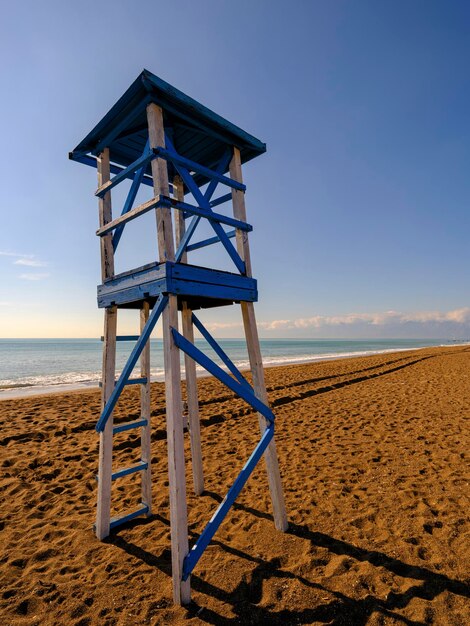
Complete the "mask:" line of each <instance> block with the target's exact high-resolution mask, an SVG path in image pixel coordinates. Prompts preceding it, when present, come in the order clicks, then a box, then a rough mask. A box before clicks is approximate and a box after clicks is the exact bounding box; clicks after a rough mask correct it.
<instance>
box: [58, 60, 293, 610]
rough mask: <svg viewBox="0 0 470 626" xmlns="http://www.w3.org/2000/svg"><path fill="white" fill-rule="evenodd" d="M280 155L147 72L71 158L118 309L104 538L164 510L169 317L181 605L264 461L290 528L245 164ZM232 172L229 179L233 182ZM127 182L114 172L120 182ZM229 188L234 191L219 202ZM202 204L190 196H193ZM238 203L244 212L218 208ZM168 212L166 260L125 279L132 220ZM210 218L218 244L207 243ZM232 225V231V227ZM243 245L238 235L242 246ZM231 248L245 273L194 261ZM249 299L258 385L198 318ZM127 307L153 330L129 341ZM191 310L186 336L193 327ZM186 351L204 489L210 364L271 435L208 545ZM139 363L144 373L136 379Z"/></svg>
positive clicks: (106, 346) (101, 519)
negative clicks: (202, 402) (131, 396)
mask: <svg viewBox="0 0 470 626" xmlns="http://www.w3.org/2000/svg"><path fill="white" fill-rule="evenodd" d="M265 151H266V146H265V144H263V143H262V142H260V141H259V140H258V139H256V138H255V137H253V136H251V135H249V134H248V133H246V132H245V131H243V130H241V129H240V128H238V127H237V126H235V125H234V124H231V123H230V122H228V121H227V120H225V119H223V118H222V117H220V116H219V115H217V114H216V113H214V112H213V111H210V110H209V109H207V108H206V107H205V106H203V105H202V104H200V103H199V102H196V101H195V100H193V99H192V98H190V97H188V96H187V95H185V94H184V93H182V92H181V91H179V90H178V89H175V88H174V87H172V86H171V85H169V84H168V83H166V82H165V81H163V80H161V79H160V78H158V77H157V76H155V75H154V74H152V73H151V72H149V71H147V70H144V71H143V72H142V73H141V74H140V76H139V77H138V78H137V79H136V80H135V81H134V82H133V83H132V85H131V86H130V87H129V89H128V90H127V91H126V92H125V93H124V95H123V96H122V97H121V98H120V99H119V100H118V101H117V102H116V104H115V105H114V106H113V107H112V108H111V109H110V111H109V112H108V113H107V114H106V115H105V116H104V117H103V119H102V120H101V121H100V122H99V123H98V124H97V125H96V126H95V128H94V129H93V130H92V131H91V132H90V133H89V134H88V135H87V136H86V137H85V139H83V141H81V142H80V143H79V144H78V146H77V147H76V148H75V149H74V150H73V151H72V152H71V153H70V155H69V156H70V158H71V159H72V160H74V161H78V162H79V163H84V164H86V165H91V166H93V167H96V168H97V171H98V189H97V191H96V196H97V197H98V204H99V229H98V231H97V235H98V236H99V238H100V244H101V273H102V284H101V285H99V286H98V306H99V307H100V308H103V309H104V336H103V342H104V343H103V377H102V413H101V415H100V417H99V419H98V422H97V425H96V430H97V431H98V433H99V435H100V452H99V470H98V505H97V513H96V525H95V531H96V535H97V537H98V538H99V539H104V538H105V537H107V536H108V535H109V533H110V531H111V530H112V529H113V528H115V527H117V526H119V525H120V524H123V523H125V522H128V521H130V520H132V519H134V518H136V517H138V516H147V517H148V516H150V515H151V514H152V482H151V467H150V461H151V451H150V434H151V423H150V341H149V339H150V335H151V333H152V330H153V329H154V327H155V324H156V323H157V321H158V319H159V318H161V319H162V325H163V350H164V368H165V396H166V425H167V444H168V472H169V492H170V524H171V553H172V575H173V596H174V600H175V602H176V603H187V602H189V600H190V574H191V572H192V570H193V569H194V567H195V565H196V563H197V562H198V560H199V558H200V557H201V555H202V553H203V551H204V549H205V548H206V547H207V545H208V544H209V542H210V540H211V538H212V537H213V535H214V533H215V532H216V530H217V528H218V527H219V526H220V524H221V522H222V520H223V519H224V517H225V515H226V514H227V512H228V510H229V509H230V507H231V505H232V504H233V502H234V501H235V499H236V497H237V496H238V494H239V493H240V491H241V489H242V488H243V486H244V484H245V483H246V481H247V479H248V478H249V476H250V474H251V472H252V471H253V469H254V467H255V465H256V464H257V462H258V461H259V460H260V458H261V457H262V456H263V455H264V458H265V461H266V468H267V473H268V482H269V489H270V493H271V499H272V506H273V513H274V522H275V525H276V528H278V529H279V530H282V531H284V530H286V529H287V518H286V512H285V505H284V496H283V491H282V485H281V479H280V474H279V466H278V460H277V454H276V447H275V443H274V438H273V437H274V415H273V413H272V411H271V410H270V409H269V407H268V404H267V395H266V389H265V383H264V374H263V364H262V359H261V352H260V346H259V340H258V332H257V328H256V319H255V312H254V306H253V303H254V302H256V300H257V297H258V292H257V283H256V280H255V279H254V278H253V277H252V272H251V262H250V249H249V243H248V233H249V232H250V231H251V230H252V227H251V226H250V224H248V223H247V221H246V212H245V185H244V184H243V181H242V170H241V166H242V164H244V163H246V162H247V161H249V160H250V159H253V158H254V157H257V156H259V155H260V154H263V153H264V152H265ZM227 172H228V173H229V175H228V176H227ZM112 175H113V176H112ZM125 181H127V182H128V184H129V183H130V187H129V191H128V194H127V198H126V199H125V201H124V204H123V206H122V210H121V212H120V215H119V216H118V217H116V216H115V217H113V214H112V210H111V190H112V189H113V188H114V187H116V185H119V184H120V183H123V182H125ZM141 185H148V186H150V187H152V188H153V197H152V198H151V199H150V200H149V201H146V202H144V203H142V204H140V205H138V206H134V203H135V200H136V196H137V192H138V190H139V187H140V186H141ZM219 185H223V186H224V187H226V188H228V190H229V193H226V194H224V195H220V196H218V197H215V195H214V194H215V191H216V189H217V188H218V186H219ZM188 195H190V196H192V200H191V201H188V200H187V196H188ZM228 202H231V205H232V207H233V216H228V215H225V214H223V213H222V212H219V211H220V209H218V211H217V212H216V211H214V209H215V208H216V207H218V206H222V205H225V204H226V203H228ZM149 211H154V212H155V215H156V235H157V241H158V261H154V262H151V263H149V264H148V265H144V266H143V267H139V268H137V269H132V270H130V271H127V272H124V273H120V274H115V271H114V259H115V255H116V252H117V251H118V245H119V241H120V239H121V236H122V235H123V231H124V228H125V226H126V224H127V223H128V222H130V221H131V220H134V219H136V218H138V217H139V216H142V215H143V214H145V213H147V212H149ZM201 220H207V222H208V224H209V225H210V227H211V228H212V230H213V231H214V232H213V236H211V237H209V238H206V239H203V240H199V241H194V234H195V232H196V231H197V226H198V224H199V223H200V222H201ZM227 227H228V228H229V230H227ZM232 240H235V242H236V245H235V246H234V245H233V243H232ZM214 244H220V245H221V246H222V248H224V250H225V252H226V253H227V254H228V255H229V257H230V259H231V261H232V262H233V266H234V268H233V269H234V271H233V272H228V271H221V270H216V269H212V268H207V267H200V266H197V265H191V264H190V263H189V262H188V253H190V252H191V251H192V250H196V249H200V248H204V247H206V246H212V245H214ZM234 303H239V304H240V306H241V313H242V318H243V325H244V329H245V336H246V342H247V349H248V355H249V361H250V366H251V373H252V381H253V385H251V384H250V383H249V382H248V381H247V380H246V378H245V377H244V376H243V374H241V373H240V371H239V370H238V369H237V367H236V366H235V365H234V364H233V362H232V361H231V360H230V358H229V357H228V355H227V354H226V353H225V352H224V351H223V349H222V348H221V346H220V345H219V344H218V343H217V341H216V340H215V339H214V338H213V337H212V336H211V335H210V334H209V332H208V331H207V329H206V328H205V327H204V326H203V324H202V323H201V321H200V320H199V318H198V317H196V315H195V314H194V311H197V310H198V309H204V308H207V307H222V306H227V305H232V304H234ZM119 309H135V310H137V311H139V313H140V335H138V336H135V337H134V336H119V335H117V334H116V332H117V313H118V311H119ZM179 312H180V315H181V328H182V332H180V330H179V321H178V317H179ZM194 327H196V329H197V330H198V331H199V332H200V333H201V335H202V336H203V337H204V338H205V339H206V340H207V342H208V343H209V345H210V346H211V347H212V348H213V350H214V352H215V353H216V354H217V355H218V357H219V358H220V359H221V361H222V362H223V363H224V365H225V368H221V367H219V365H217V364H216V363H215V362H213V361H212V360H211V359H209V358H208V357H207V356H206V355H205V354H204V353H203V352H202V351H201V350H199V349H198V348H197V347H196V346H195V344H194ZM117 341H134V342H135V345H134V348H133V350H132V352H131V354H130V357H129V359H128V361H127V363H126V365H125V367H124V369H123V370H122V373H121V374H120V376H119V378H118V379H117V380H116V378H115V363H116V342H117ZM180 350H181V351H182V352H184V355H185V359H184V363H185V375H186V388H187V407H188V417H187V419H188V430H189V437H190V443H191V455H192V468H193V481H194V489H195V492H196V494H198V495H199V494H201V493H202V491H203V489H204V478H203V467H202V456H201V439H200V425H199V410H198V395H197V380H196V363H198V364H199V365H201V366H202V367H203V368H205V369H206V370H207V371H208V372H209V373H210V374H212V375H213V376H215V377H217V378H218V379H219V380H220V381H221V382H222V383H224V384H225V385H226V386H227V387H228V388H229V389H231V390H232V391H233V392H234V393H236V394H237V395H238V396H240V397H241V398H243V399H244V400H245V401H246V402H247V403H248V404H250V405H251V406H252V407H253V409H254V410H255V411H256V412H257V413H258V420H259V427H260V430H261V439H260V441H259V443H258V445H257V446H256V448H255V449H254V451H253V453H252V454H251V456H250V458H249V459H248V460H247V461H246V463H245V465H244V467H243V468H242V469H241V472H240V474H239V476H238V477H237V479H236V480H235V482H234V484H233V486H232V487H231V488H230V489H229V491H228V493H227V494H226V496H225V498H224V499H223V501H222V502H221V504H220V505H219V507H218V508H217V510H216V511H215V513H214V515H213V516H212V518H211V520H210V521H209V523H208V524H207V526H206V527H205V529H204V530H203V532H202V534H201V535H200V537H199V538H198V539H197V541H196V542H195V544H194V545H193V546H192V548H191V550H190V549H189V543H188V529H187V504H186V480H185V459H184V436H185V435H184V425H185V424H184V422H185V417H184V415H183V403H182V395H181V371H180V369H181V368H180ZM138 361H139V365H140V374H139V376H137V377H131V375H132V372H133V370H134V368H135V366H136V365H137V363H138ZM134 384H136V385H140V388H141V415H140V418H139V419H137V420H134V421H129V422H124V423H120V424H118V425H113V409H114V407H115V406H116V403H117V401H118V399H119V396H120V394H121V392H122V391H123V389H124V387H125V386H126V385H134ZM133 429H140V432H141V457H140V459H138V460H137V462H136V464H135V465H132V466H130V467H125V468H121V469H113V463H112V460H113V435H115V434H116V433H119V432H125V431H131V430H133ZM132 473H138V474H140V476H141V480H142V501H141V503H140V504H139V505H138V506H137V507H136V509H135V510H133V511H130V512H124V513H123V515H122V516H120V517H116V518H111V515H110V510H111V484H112V481H115V480H119V478H121V477H123V476H126V475H129V474H132Z"/></svg>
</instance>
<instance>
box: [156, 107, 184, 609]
mask: <svg viewBox="0 0 470 626" xmlns="http://www.w3.org/2000/svg"><path fill="white" fill-rule="evenodd" d="M147 121H148V128H149V144H150V148H156V147H158V146H161V147H165V132H164V127H163V113H162V109H161V108H160V107H159V106H157V105H156V104H155V103H151V104H149V105H148V106H147ZM151 167H152V177H153V187H154V193H155V197H158V196H159V195H160V194H163V195H165V196H168V195H169V184H168V169H167V165H166V162H165V161H164V160H163V159H154V160H153V161H152V165H151ZM156 218H157V235H158V251H159V257H160V261H161V262H163V261H167V260H168V261H172V260H174V258H175V248H174V242H173V228H172V219H171V211H170V209H169V208H165V207H160V208H158V209H157V210H156ZM162 323H163V358H164V365H165V397H166V423H167V443H168V478H169V485H170V526H171V562H172V577H173V599H174V601H175V603H176V604H187V603H188V602H189V601H190V600H191V588H190V578H188V579H187V580H185V581H183V580H182V576H183V561H184V558H185V556H186V555H187V554H188V551H189V543H188V512H187V505H186V478H185V467H184V465H185V462H184V433H183V413H182V399H181V368H180V356H179V350H178V347H177V346H176V344H175V342H174V341H173V335H172V332H171V328H172V327H173V328H175V329H177V328H178V302H177V297H176V296H175V295H169V296H168V304H167V306H166V307H165V309H164V311H163V314H162Z"/></svg>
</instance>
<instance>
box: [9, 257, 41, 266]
mask: <svg viewBox="0 0 470 626" xmlns="http://www.w3.org/2000/svg"><path fill="white" fill-rule="evenodd" d="M14 265H27V266H28V267H46V266H47V263H46V262H45V261H38V260H37V259H32V258H29V257H22V258H21V259H17V260H16V261H14Z"/></svg>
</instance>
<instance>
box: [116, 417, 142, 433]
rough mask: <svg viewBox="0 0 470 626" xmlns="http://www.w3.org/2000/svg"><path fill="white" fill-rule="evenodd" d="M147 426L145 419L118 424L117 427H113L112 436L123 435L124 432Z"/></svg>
mask: <svg viewBox="0 0 470 626" xmlns="http://www.w3.org/2000/svg"><path fill="white" fill-rule="evenodd" d="M147 425H148V421H147V420H146V419H143V420H135V421H133V422H127V424H119V425H118V426H114V428H113V435H115V434H116V433H123V432H124V431H126V430H132V429H133V428H140V427H141V426H147Z"/></svg>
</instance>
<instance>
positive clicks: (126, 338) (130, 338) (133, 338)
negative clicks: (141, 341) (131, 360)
mask: <svg viewBox="0 0 470 626" xmlns="http://www.w3.org/2000/svg"><path fill="white" fill-rule="evenodd" d="M139 337H140V335H117V336H116V341H137V339H138V338H139ZM101 341H104V336H103V335H101Z"/></svg>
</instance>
